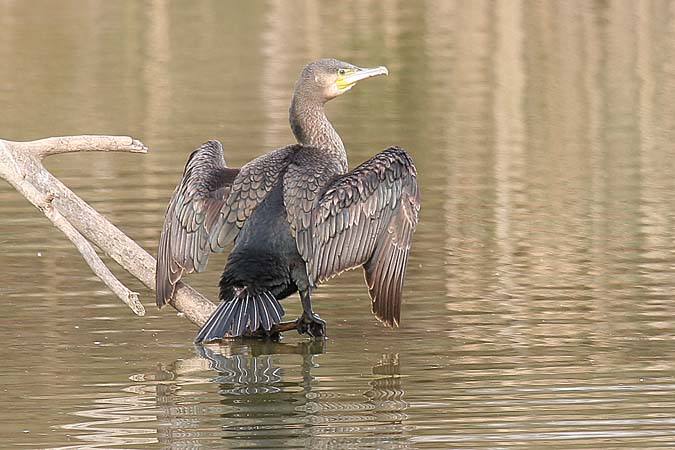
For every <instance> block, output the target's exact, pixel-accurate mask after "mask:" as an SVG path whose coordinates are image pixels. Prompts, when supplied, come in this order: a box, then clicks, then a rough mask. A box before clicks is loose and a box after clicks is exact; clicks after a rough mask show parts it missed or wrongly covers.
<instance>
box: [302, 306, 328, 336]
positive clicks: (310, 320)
mask: <svg viewBox="0 0 675 450" xmlns="http://www.w3.org/2000/svg"><path fill="white" fill-rule="evenodd" d="M297 330H298V333H300V334H308V335H310V336H312V337H325V336H326V321H325V320H323V319H321V317H319V315H318V314H316V313H312V314H311V315H309V314H307V313H304V312H303V313H302V316H300V317H299V318H298V326H297Z"/></svg>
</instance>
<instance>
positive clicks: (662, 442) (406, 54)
mask: <svg viewBox="0 0 675 450" xmlns="http://www.w3.org/2000/svg"><path fill="white" fill-rule="evenodd" d="M674 24H675V2H673V1H656V0H655V1H635V2H633V1H613V2H601V1H598V2H591V1H566V2H553V1H551V2H545V1H544V2H542V1H516V0H514V1H470V2H469V1H466V2H462V1H442V0H438V1H433V0H429V1H426V2H404V1H383V2H365V1H364V2H360V1H349V2H322V3H313V2H300V1H298V2H271V1H270V2H220V1H202V2H167V1H159V0H157V1H150V2H132V1H118V2H106V1H91V2H78V1H60V2H58V3H56V2H48V1H31V2H25V1H11V0H0V61H3V63H2V64H0V105H2V108H1V109H0V137H2V138H3V139H11V140H31V139H37V138H40V137H45V136H55V135H69V134H85V133H86V134H91V133H100V134H125V135H132V136H134V137H136V138H139V139H141V140H142V141H143V142H144V143H145V144H147V145H148V146H149V147H150V153H149V154H147V155H131V154H129V155H127V154H72V155H62V156H58V157H52V158H49V159H48V160H47V162H46V164H47V166H48V167H49V168H50V169H51V170H52V171H53V172H54V173H55V174H56V175H57V176H59V177H60V178H61V179H62V180H63V181H64V182H65V183H66V184H67V185H69V186H70V187H71V188H73V189H74V190H75V191H76V192H77V193H78V194H80V195H81V196H82V197H83V198H85V199H86V200H87V201H88V202H90V203H91V204H92V205H93V206H94V207H95V208H97V209H98V210H99V211H101V212H102V213H104V214H105V215H106V216H107V217H108V218H109V219H110V220H112V221H113V222H114V223H115V224H116V225H118V226H119V227H120V228H122V229H123V230H124V231H125V232H126V233H128V234H129V235H130V236H131V237H132V238H134V239H135V240H137V241H138V242H139V243H140V244H141V245H142V246H144V247H145V248H146V249H148V250H149V251H151V252H152V253H154V252H155V250H156V245H157V240H158V236H159V231H160V226H161V222H162V217H163V213H164V208H165V206H166V203H167V201H168V198H169V196H170V194H171V191H172V190H173V187H174V185H175V183H176V182H177V180H178V178H179V176H180V173H181V171H182V167H183V164H184V161H185V159H186V157H187V155H188V154H189V153H190V152H191V151H192V149H194V148H195V147H196V146H197V145H199V144H200V143H201V142H203V141H205V140H207V139H213V138H215V139H219V140H221V141H222V142H223V145H224V147H225V149H226V159H227V160H228V163H229V164H230V165H232V166H239V165H241V164H243V163H245V162H246V161H248V160H250V159H252V158H254V157H256V156H258V155H260V154H262V153H264V152H266V151H269V150H271V149H273V148H276V147H278V146H282V145H285V144H288V143H290V142H292V141H293V139H292V135H291V133H290V130H289V127H288V124H287V109H288V103H289V99H290V93H291V90H292V87H293V84H294V81H295V78H296V76H297V74H298V73H299V71H300V69H301V68H302V66H303V65H304V64H305V63H306V62H308V61H310V60H312V59H315V58H318V57H323V56H333V57H338V58H341V59H345V60H347V61H350V62H353V63H355V64H358V65H362V66H375V65H386V66H388V67H389V70H390V76H389V77H386V78H384V77H380V78H376V79H373V80H368V81H365V82H363V83H361V84H360V85H359V86H357V87H356V88H355V89H353V90H352V91H351V92H350V93H349V94H347V95H345V96H344V97H342V98H340V99H338V100H336V101H334V102H332V103H331V104H329V106H328V114H329V117H330V118H331V120H332V121H333V123H334V124H335V126H336V128H337V129H338V131H339V132H340V133H341V135H342V137H343V140H344V141H345V143H346V146H347V149H348V151H349V155H350V164H351V165H352V166H355V165H356V164H358V163H360V162H361V161H363V160H364V159H366V158H368V157H369V156H371V155H372V154H374V153H375V152H377V151H379V150H381V149H383V148H385V147H387V146H389V145H393V144H396V145H400V146H403V147H405V148H406V149H408V151H409V152H410V153H411V155H412V156H413V158H414V159H415V162H416V165H417V168H418V172H419V181H420V186H421V189H422V211H421V217H420V224H419V227H418V231H417V233H416V235H415V242H414V246H413V251H412V254H411V257H410V263H409V269H408V277H407V281H406V287H405V292H404V299H405V300H404V306H403V313H402V327H401V328H400V329H398V330H391V329H385V328H383V327H382V326H381V325H379V324H378V322H377V321H376V320H375V318H374V317H373V316H372V315H371V314H370V312H369V311H370V305H369V300H368V296H367V291H366V288H365V285H364V283H363V277H362V275H361V273H358V272H353V273H349V274H346V275H343V276H341V277H339V278H336V279H333V280H331V282H330V283H327V284H326V285H324V286H323V287H322V288H321V289H320V290H319V291H318V292H317V294H316V302H315V307H316V310H317V312H318V313H319V314H321V316H322V317H323V318H324V319H326V320H327V321H328V332H329V335H330V339H329V340H328V341H326V342H325V343H323V342H311V341H308V340H307V339H305V338H302V337H299V336H297V335H293V334H289V335H288V337H287V338H285V339H284V340H283V342H282V343H280V344H271V343H268V344H262V343H251V342H233V343H231V344H229V345H224V346H222V347H217V346H216V347H213V346H210V347H207V348H202V347H197V348H196V347H194V346H193V345H192V343H191V342H192V338H193V336H194V333H195V332H196V329H195V328H194V327H193V326H192V325H191V324H190V323H189V322H188V321H187V320H185V319H184V318H181V317H178V316H177V315H176V314H175V312H173V311H172V310H170V309H165V310H162V311H157V310H156V308H154V307H153V302H154V300H153V295H152V293H151V292H149V291H147V290H146V289H144V288H143V287H142V286H141V285H140V283H138V282H136V281H135V280H134V279H133V278H131V277H130V276H129V275H127V274H126V273H124V272H123V271H122V270H121V269H117V270H116V273H117V274H118V275H119V276H120V278H121V279H122V280H123V281H124V282H125V283H126V284H127V285H128V286H129V287H130V288H132V289H133V290H137V291H139V292H140V293H141V296H142V297H141V298H142V301H143V302H144V303H145V305H146V307H147V308H148V314H147V315H146V316H145V317H143V318H138V317H134V316H133V315H132V313H131V312H130V311H129V310H128V309H127V308H126V307H125V306H124V305H122V304H121V303H120V302H119V301H118V300H117V299H116V297H114V296H113V295H112V294H111V293H110V292H108V291H107V289H106V288H105V286H104V285H102V283H101V282H100V281H99V280H98V279H97V278H96V277H95V276H94V275H93V274H92V273H91V271H90V270H89V269H88V267H87V266H86V264H85V263H84V262H83V261H82V259H81V258H80V256H79V254H78V253H77V252H76V251H75V250H74V249H73V248H72V247H71V245H70V243H69V241H68V240H67V239H66V238H65V237H64V236H62V235H61V234H60V233H59V232H58V231H57V230H56V229H54V228H53V227H52V226H51V225H50V224H49V222H48V221H47V219H45V218H44V217H43V216H42V214H41V213H40V212H39V211H37V210H35V209H34V208H33V207H31V206H30V205H29V204H28V202H27V201H26V200H25V199H23V198H22V197H20V196H19V195H18V194H17V193H16V192H15V191H14V190H13V189H12V188H11V187H10V186H9V185H7V184H6V183H4V182H3V183H0V243H1V244H2V247H1V248H2V251H1V252H0V268H1V269H0V299H1V300H2V305H3V311H2V316H1V317H0V340H1V341H2V346H0V361H1V362H2V363H1V364H0V436H2V440H1V441H2V442H1V443H0V447H2V448H73V449H75V448H82V449H85V448H134V449H141V448H143V449H145V448H280V447H283V448H312V449H321V448H387V449H388V448H556V449H571V448H603V449H610V448H659V447H663V448H666V447H672V446H673V445H675V401H674V400H673V399H674V398H675V397H674V396H673V394H674V391H675V363H674V362H673V361H675V322H674V321H673V317H674V316H675V303H674V302H673V298H674V297H675V295H674V289H673V288H674V286H675V281H674V279H673V272H674V270H675V197H674V196H673V192H675V153H674V151H673V142H675V126H674V125H673V124H675V106H674V105H675V103H674V102H673V98H675V63H674V61H675V25H674ZM224 258H225V257H224V255H216V256H215V257H214V258H212V260H211V263H210V266H209V271H208V272H206V273H204V274H198V275H195V276H191V277H190V278H189V281H190V283H191V284H192V285H193V286H194V287H196V288H197V289H199V290H200V291H202V292H204V293H206V294H208V295H209V296H210V297H211V298H216V284H217V279H218V276H219V272H220V270H221V268H222V266H223V264H224V261H225V259H224ZM286 303H288V306H287V308H286V309H287V312H288V316H289V317H295V316H296V315H297V314H298V313H299V311H300V306H299V302H298V301H297V300H296V299H289V301H288V302H286ZM285 306H286V305H285Z"/></svg>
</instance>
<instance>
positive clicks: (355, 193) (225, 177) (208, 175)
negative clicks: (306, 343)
mask: <svg viewBox="0 0 675 450" xmlns="http://www.w3.org/2000/svg"><path fill="white" fill-rule="evenodd" d="M386 73H387V72H386V69H385V68H376V69H360V68H358V67H355V66H353V65H351V64H347V63H344V62H341V61H337V60H334V59H322V60H319V61H316V62H314V63H311V64H309V65H308V66H307V67H305V69H304V70H303V71H302V73H301V75H300V78H299V79H298V82H297V83H296V87H295V92H294V94H293V100H292V102H291V108H290V111H289V113H290V114H289V116H290V122H291V128H292V129H293V133H294V134H295V136H296V138H297V139H298V142H299V144H294V145H289V146H287V147H283V148H280V149H278V150H275V151H272V152H270V153H267V154H265V155H263V156H260V157H259V158H256V159H255V160H253V161H251V162H249V163H248V164H246V165H244V166H243V167H242V168H241V169H233V168H228V167H227V166H226V164H225V160H224V158H223V148H222V146H221V144H220V143H219V142H218V141H209V142H206V143H205V144H203V145H202V146H201V147H200V148H198V149H197V150H196V151H195V152H193V153H192V155H191V156H190V158H189V160H188V162H187V164H186V166H185V171H184V173H183V178H182V179H181V181H180V183H179V184H178V186H177V187H176V190H175V191H174V194H173V196H172V198H171V201H170V203H169V207H168V210H167V214H166V217H165V220H164V227H163V229H162V234H161V237H160V244H159V254H158V256H157V274H156V277H157V278H156V283H157V305H158V306H160V307H161V306H162V305H164V304H165V303H166V302H168V301H170V300H171V298H172V296H173V293H174V291H175V288H176V283H177V282H178V280H179V279H180V278H181V276H182V275H183V273H184V272H188V273H189V272H193V271H195V270H196V271H201V270H204V268H205V267H206V263H207V259H208V254H209V252H211V251H223V250H224V249H225V247H226V246H227V245H229V244H230V243H231V242H233V241H234V248H233V249H232V252H231V253H230V255H229V257H228V261H227V264H226V266H225V269H224V271H223V275H222V277H221V281H220V300H221V303H220V305H219V306H218V308H217V309H216V311H215V312H214V313H213V314H212V315H211V317H210V318H209V319H208V320H207V322H206V323H205V324H204V326H203V327H202V328H201V330H200V331H199V333H198V334H197V337H196V339H195V341H196V342H202V341H210V340H215V339H219V338H222V337H224V336H227V335H229V336H240V335H242V334H244V333H245V332H257V331H261V330H265V331H266V332H269V331H270V330H273V327H274V326H275V325H277V324H279V323H280V322H281V317H282V316H283V314H284V311H283V308H282V307H281V304H280V303H279V300H281V299H283V298H285V297H287V296H289V295H291V294H292V293H294V292H299V293H300V298H301V300H302V306H303V314H302V316H301V317H300V318H299V319H298V321H297V329H298V331H299V332H301V333H307V334H310V335H312V336H323V335H325V322H324V321H323V320H321V319H320V318H319V316H318V315H316V314H315V313H314V311H313V310H312V304H311V298H310V295H311V291H312V290H313V289H314V288H315V287H316V286H317V285H318V284H319V283H321V282H322V281H324V280H326V279H328V278H330V277H332V276H334V275H336V274H338V273H340V272H342V271H344V270H347V269H352V268H355V267H359V266H363V268H364V271H365V276H366V282H367V284H368V289H369V292H370V296H371V298H372V299H373V305H372V309H373V312H374V313H375V315H376V316H377V317H378V318H379V319H380V320H382V321H383V322H384V323H385V324H387V325H390V326H395V325H398V323H399V322H400V307H401V294H402V288H403V278H404V274H405V267H406V262H407V258H408V252H409V250H410V244H411V241H412V234H413V232H414V230H415V226H416V225H417V215H418V211H419V192H418V187H417V179H416V171H415V166H414V165H413V162H412V160H411V159H410V157H409V156H408V154H407V153H406V152H405V151H404V150H403V149H401V148H399V147H390V148H388V149H386V150H384V151H382V152H380V153H378V154H377V155H375V156H374V157H373V158H371V159H369V160H368V161H366V162H364V163H363V164H361V165H360V166H358V167H357V168H355V169H354V170H352V171H351V172H347V154H346V152H345V149H344V145H343V143H342V140H341V139H340V137H339V135H338V134H337V132H336V131H335V129H334V128H333V127H332V125H331V124H330V122H329V121H328V119H327V118H326V116H325V114H324V112H323V105H324V103H325V102H326V101H328V100H330V99H332V98H335V97H337V96H338V95H341V94H342V93H344V92H346V91H348V90H349V89H351V87H352V86H353V85H354V84H355V83H356V82H357V81H359V80H361V79H364V78H368V77H371V76H375V75H380V74H386Z"/></svg>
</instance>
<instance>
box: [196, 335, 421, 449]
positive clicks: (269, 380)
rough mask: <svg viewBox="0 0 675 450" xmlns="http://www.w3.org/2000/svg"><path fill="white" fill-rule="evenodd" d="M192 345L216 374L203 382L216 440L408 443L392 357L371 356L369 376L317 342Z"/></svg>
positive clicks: (404, 405)
mask: <svg viewBox="0 0 675 450" xmlns="http://www.w3.org/2000/svg"><path fill="white" fill-rule="evenodd" d="M195 348H196V351H197V353H198V354H199V356H200V357H201V358H203V360H202V361H204V360H205V361H206V362H207V364H208V367H209V368H210V369H211V370H213V371H215V372H216V373H217V375H216V376H215V377H213V378H210V379H209V381H210V382H212V383H216V384H217V385H218V394H219V400H218V402H217V403H218V405H219V406H218V407H217V408H216V407H214V406H213V402H212V400H211V401H209V403H210V404H211V405H212V406H211V407H209V408H208V411H209V413H210V414H209V415H210V417H209V418H208V419H207V420H206V421H205V422H207V423H208V424H209V425H214V424H215V423H216V421H215V418H214V417H213V414H214V413H215V414H217V416H218V417H219V420H218V421H217V423H218V425H217V426H218V428H219V430H218V435H219V438H220V439H225V440H228V441H229V440H231V441H232V444H233V445H234V446H235V447H236V446H238V445H242V446H251V447H276V446H285V447H287V446H289V445H290V446H301V447H305V448H332V447H335V445H338V446H340V445H352V444H355V445H361V444H366V443H369V444H373V445H376V446H377V443H381V442H384V441H386V442H387V447H388V448H408V446H409V441H408V436H407V430H406V427H405V425H404V422H405V420H406V419H407V415H406V414H405V410H406V409H407V408H408V404H407V402H405V400H404V390H403V388H402V386H401V377H400V376H399V373H400V364H399V358H398V354H385V355H382V357H381V358H379V359H376V362H375V364H374V365H372V371H371V375H368V374H367V373H366V374H364V373H363V367H362V366H359V364H358V363H355V362H348V361H344V360H342V359H340V357H339V355H335V354H324V353H326V344H325V342H324V341H311V342H300V343H297V344H281V343H271V342H243V343H242V342H241V341H239V342H232V343H228V344H225V345H221V346H219V347H214V346H205V347H204V346H196V347H195ZM322 354H324V355H322ZM297 357H299V361H298V358H297ZM319 362H320V363H321V364H319ZM371 364H372V363H371ZM203 367H204V364H203V363H202V368H203ZM205 419H206V418H205ZM205 422H202V424H201V426H200V427H199V428H201V429H202V430H204V425H205V424H206V423H205ZM214 431H215V430H214ZM339 435H343V437H341V438H337V436H339ZM345 435H351V436H359V437H353V438H347V437H345ZM352 440H354V442H351V441H352Z"/></svg>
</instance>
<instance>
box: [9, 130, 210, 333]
mask: <svg viewBox="0 0 675 450" xmlns="http://www.w3.org/2000/svg"><path fill="white" fill-rule="evenodd" d="M79 151H120V152H134V153H146V152H147V147H145V145H143V143H141V142H140V141H137V140H135V139H133V138H131V137H128V136H94V135H91V136H90V135H88V136H65V137H52V138H46V139H41V140H38V141H30V142H13V141H5V140H0V177H2V178H4V179H5V180H7V181H8V182H9V183H10V184H11V185H12V186H14V188H15V189H16V190H17V191H18V192H19V193H20V194H22V195H23V196H24V197H26V199H28V201H30V202H31V203H32V204H33V205H34V206H36V207H37V208H38V209H40V210H41V211H43V212H44V213H45V215H46V216H47V217H48V218H49V219H50V220H51V221H52V222H53V223H54V224H55V225H56V226H57V227H58V228H59V229H60V230H61V231H63V232H64V233H65V234H66V235H67V236H68V238H69V239H70V240H71V241H73V243H74V244H75V246H76V247H77V249H78V250H79V251H80V253H82V255H83V256H84V258H85V260H86V261H87V263H88V264H89V265H90V267H91V268H92V270H94V273H96V275H97V276H99V278H101V279H102V280H103V281H104V282H105V283H106V284H107V285H108V286H109V287H110V288H111V290H113V292H114V293H115V294H116V295H117V296H118V297H120V299H122V301H123V302H125V303H126V304H127V305H128V306H129V307H130V308H131V309H132V310H133V311H134V312H135V313H137V314H140V315H142V314H143V313H144V312H145V310H144V309H143V306H142V305H141V304H140V302H139V301H138V298H137V294H136V293H134V292H132V291H131V290H129V289H128V288H126V287H125V286H124V285H122V283H121V282H119V280H117V279H116V278H115V277H114V276H113V275H112V273H110V271H109V270H108V268H107V267H105V265H103V261H101V259H100V258H99V257H98V255H96V252H95V251H94V249H93V248H92V247H91V245H90V243H89V242H91V243H93V244H94V245H96V246H97V247H98V248H99V249H100V250H101V251H102V252H103V253H105V254H106V255H108V256H110V257H111V258H112V259H113V260H115V261H116V262H117V263H118V264H119V265H121V266H122V267H123V268H124V269H126V270H127V271H128V272H129V273H130V274H132V275H133V276H134V277H136V278H137V279H139V280H140V281H141V282H142V283H143V284H145V285H146V286H147V287H148V288H150V289H152V290H154V289H155V281H154V280H155V259H154V258H153V257H152V256H151V255H150V254H148V253H147V252H146V251H145V250H143V249H142V248H141V247H140V246H139V245H138V244H136V243H135V242H134V241H133V240H131V239H130V238H129V237H128V236H126V235H125V234H124V233H122V232H121V231H120V230H119V229H118V228H117V227H115V226H114V225H113V224H111V223H110V222H109V221H108V220H106V219H105V217H103V216H102V215H101V214H99V213H98V212H97V211H96V210H94V209H93V208H92V207H91V206H89V205H88V204H87V203H85V202H84V201H83V200H82V199H81V198H79V197H78V196H77V195H75V194H74V193H73V192H72V191H71V190H70V189H68V188H67V187H66V186H65V185H64V184H63V183H61V182H60V181H59V180H58V179H57V178H56V177H54V176H53V175H52V174H51V173H50V172H49V171H47V170H46V169H45V168H44V166H43V165H42V162H41V160H42V158H44V157H45V156H49V155H53V154H59V153H67V152H79ZM171 305H172V306H173V307H174V308H176V309H177V310H178V311H179V312H182V313H183V314H184V315H185V317H186V318H188V319H189V320H190V321H192V322H193V323H195V324H197V325H198V326H201V325H202V324H203V323H204V322H205V321H206V319H207V318H208V317H209V315H210V314H211V313H212V312H213V310H214V309H215V305H214V304H213V303H211V302H210V301H209V300H208V299H206V298H205V297H204V296H203V295H201V294H199V293H198V292H197V291H195V290H194V289H192V288H190V287H189V286H187V285H186V284H184V283H181V282H179V283H178V286H177V289H176V295H175V297H174V300H173V302H171Z"/></svg>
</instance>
